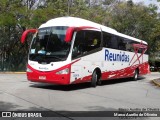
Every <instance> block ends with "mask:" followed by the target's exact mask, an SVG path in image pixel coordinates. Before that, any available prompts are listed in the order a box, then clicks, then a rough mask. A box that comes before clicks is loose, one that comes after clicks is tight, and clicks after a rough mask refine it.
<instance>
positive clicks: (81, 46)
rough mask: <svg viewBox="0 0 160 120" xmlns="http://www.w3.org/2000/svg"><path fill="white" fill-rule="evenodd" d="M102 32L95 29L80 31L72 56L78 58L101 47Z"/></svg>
mask: <svg viewBox="0 0 160 120" xmlns="http://www.w3.org/2000/svg"><path fill="white" fill-rule="evenodd" d="M100 44H101V32H99V31H93V30H82V31H78V32H77V34H76V37H75V42H74V46H73V50H72V58H73V59H74V58H78V57H80V56H84V55H87V54H89V52H90V53H91V51H93V50H95V49H97V48H99V47H100Z"/></svg>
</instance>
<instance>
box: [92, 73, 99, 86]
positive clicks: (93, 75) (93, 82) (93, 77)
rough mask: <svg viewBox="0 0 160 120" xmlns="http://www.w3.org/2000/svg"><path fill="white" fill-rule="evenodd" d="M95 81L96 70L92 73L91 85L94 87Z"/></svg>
mask: <svg viewBox="0 0 160 120" xmlns="http://www.w3.org/2000/svg"><path fill="white" fill-rule="evenodd" d="M97 81H98V75H97V73H96V71H94V72H93V74H92V80H91V86H92V87H96V85H97Z"/></svg>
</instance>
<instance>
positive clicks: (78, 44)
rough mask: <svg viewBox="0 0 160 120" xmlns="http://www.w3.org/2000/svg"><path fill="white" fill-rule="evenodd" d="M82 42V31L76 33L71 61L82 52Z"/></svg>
mask: <svg viewBox="0 0 160 120" xmlns="http://www.w3.org/2000/svg"><path fill="white" fill-rule="evenodd" d="M83 41H84V32H83V31H79V32H77V34H76V37H75V41H74V45H73V50H72V59H74V58H76V57H78V56H79V55H81V54H82V52H83V50H82V48H83V46H84V45H83Z"/></svg>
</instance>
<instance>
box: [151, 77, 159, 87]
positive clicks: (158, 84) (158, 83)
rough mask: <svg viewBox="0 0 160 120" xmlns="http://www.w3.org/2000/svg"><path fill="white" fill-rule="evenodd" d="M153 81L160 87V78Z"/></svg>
mask: <svg viewBox="0 0 160 120" xmlns="http://www.w3.org/2000/svg"><path fill="white" fill-rule="evenodd" d="M157 80H159V82H158V81H157ZM152 82H153V83H154V84H155V85H156V86H158V87H160V78H158V79H155V80H152Z"/></svg>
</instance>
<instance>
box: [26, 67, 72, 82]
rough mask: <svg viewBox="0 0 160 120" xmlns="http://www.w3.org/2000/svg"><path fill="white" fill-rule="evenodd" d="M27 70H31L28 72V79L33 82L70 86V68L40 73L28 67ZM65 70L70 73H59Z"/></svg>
mask: <svg viewBox="0 0 160 120" xmlns="http://www.w3.org/2000/svg"><path fill="white" fill-rule="evenodd" d="M27 69H29V70H27V79H28V80H29V81H31V82H40V83H51V84H59V85H68V84H70V66H64V67H62V68H59V69H57V70H53V71H38V70H35V69H33V68H32V67H31V66H29V65H28V66H27ZM63 69H68V70H69V71H68V73H67V74H61V73H59V72H58V71H61V70H63Z"/></svg>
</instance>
